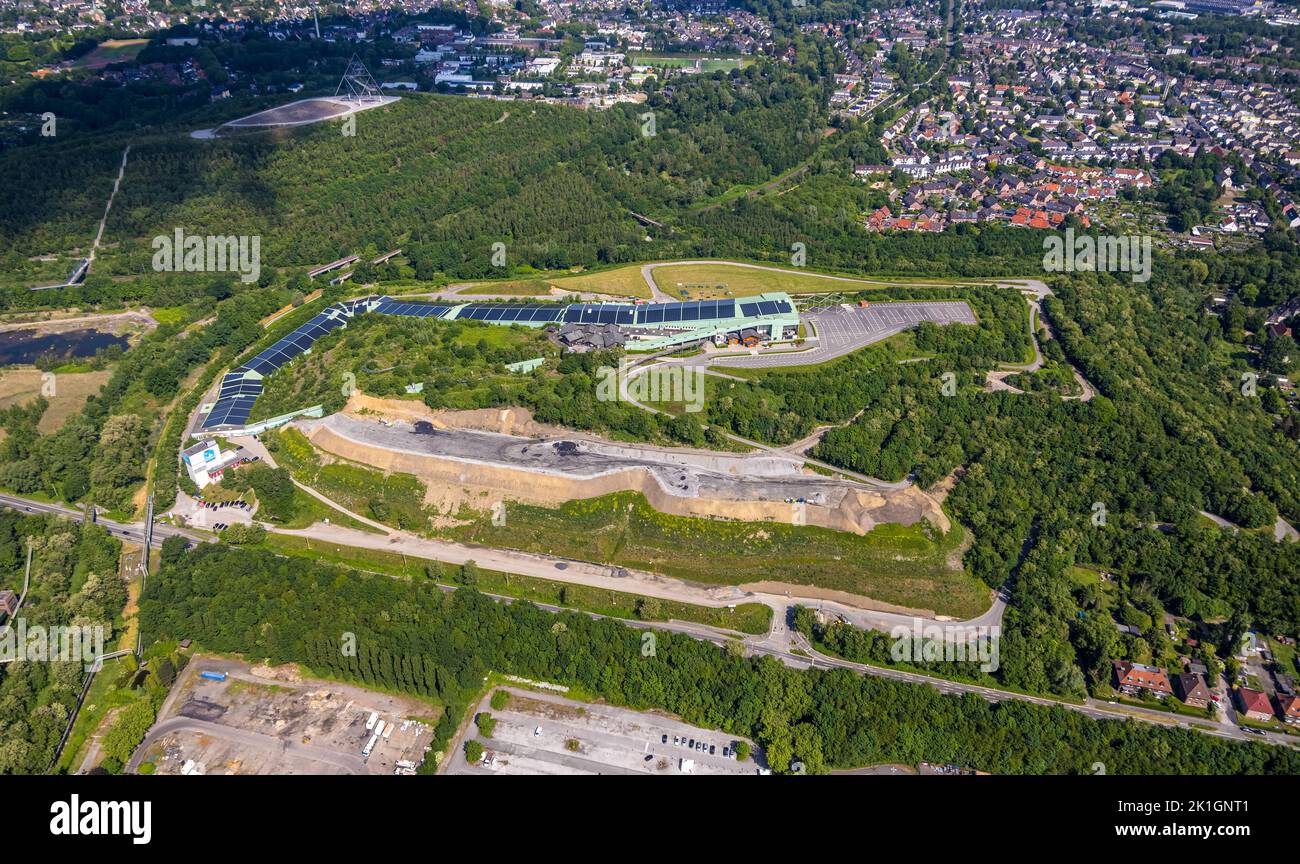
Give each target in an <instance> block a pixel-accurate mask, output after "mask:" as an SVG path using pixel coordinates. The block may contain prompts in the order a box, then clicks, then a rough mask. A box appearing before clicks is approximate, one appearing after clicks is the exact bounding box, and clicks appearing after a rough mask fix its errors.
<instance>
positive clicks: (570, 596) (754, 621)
mask: <svg viewBox="0 0 1300 864" xmlns="http://www.w3.org/2000/svg"><path fill="white" fill-rule="evenodd" d="M265 545H266V547H267V548H268V549H270V550H271V551H273V552H276V553H278V554H281V555H293V556H297V557H303V558H310V559H312V560H314V561H324V562H328V563H331V564H340V565H344V566H347V567H354V568H356V569H358V570H367V571H370V572H373V573H381V574H384V575H387V576H397V577H402V578H407V579H418V578H423V577H425V576H427V575H428V571H427V570H426V568H428V567H430V566H431V565H432V568H433V570H434V573H435V576H434V579H435V581H437V582H439V583H442V584H446V585H454V584H457V579H456V578H455V577H456V575H458V573H459V569H460V568H458V567H455V566H453V565H439V564H437V562H431V561H427V560H425V559H423V558H412V557H409V556H406V555H402V554H400V553H395V552H384V551H381V550H377V549H358V548H356V547H354V546H345V545H342V544H338V543H325V542H321V541H319V540H310V539H308V538H305V537H285V536H282V535H277V534H272V535H270V536H268V537H267V539H266V544H265ZM439 571H441V575H438V574H439ZM475 587H477V588H478V590H480V591H484V592H487V593H489V594H500V595H504V596H507V597H517V598H519V599H521V600H531V601H533V602H535V603H547V604H551V605H555V606H564V607H566V608H570V609H579V610H581V611H584V612H594V613H596V614H598V615H608V616H610V617H614V618H629V619H635V620H643V621H669V620H676V621H690V622H693V623H696V624H708V625H710V626H713V627H722V628H725V629H729V630H735V631H737V632H739V633H751V634H759V633H766V632H767V630H768V628H769V627H770V626H771V619H772V610H771V609H769V608H768V607H767V606H764V605H763V604H761V603H742V604H739V605H737V606H736V607H735V608H734V609H726V608H720V609H715V608H712V607H708V606H697V605H695V604H691V603H678V602H675V601H672V600H659V599H655V598H649V597H642V596H640V595H637V594H629V593H627V592H625V591H607V590H605V589H602V588H592V587H589V586H586V585H570V584H567V583H564V582H556V581H553V580H550V579H540V578H537V577H535V576H520V575H517V574H511V573H501V572H498V571H495V570H483V569H480V570H479V571H478V579H477V583H476V585H475Z"/></svg>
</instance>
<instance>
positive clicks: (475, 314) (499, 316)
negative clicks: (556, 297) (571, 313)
mask: <svg viewBox="0 0 1300 864" xmlns="http://www.w3.org/2000/svg"><path fill="white" fill-rule="evenodd" d="M565 308H572V307H564V306H557V305H554V304H552V305H539V304H536V303H532V304H527V303H525V304H507V303H475V304H473V305H470V306H466V307H465V308H464V309H462V310H460V312H459V313H458V314H457V315H456V317H457V318H458V319H461V318H468V319H470V320H473V321H490V322H493V323H503V324H508V323H516V324H523V323H537V322H541V321H559V320H560V316H561V315H563V314H564V310H565Z"/></svg>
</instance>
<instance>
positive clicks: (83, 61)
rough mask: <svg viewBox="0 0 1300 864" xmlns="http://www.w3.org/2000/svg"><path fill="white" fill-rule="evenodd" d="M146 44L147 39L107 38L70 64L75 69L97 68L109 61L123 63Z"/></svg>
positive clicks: (134, 55) (132, 57)
mask: <svg viewBox="0 0 1300 864" xmlns="http://www.w3.org/2000/svg"><path fill="white" fill-rule="evenodd" d="M148 44H149V40H148V39H108V40H106V41H104V42H101V43H100V44H99V46H98V47H97V48H95V50H94V51H91V52H90V53H89V54H87V55H86V56H84V57H79V58H77V59H76V60H74V61H73V63H72V65H73V67H74V68H77V69H83V68H84V69H98V68H101V67H103V66H107V65H109V64H110V63H124V62H126V61H128V60H134V59H135V57H136V55H137V54H139V53H140V51H141V49H143V48H144V46H146V45H148Z"/></svg>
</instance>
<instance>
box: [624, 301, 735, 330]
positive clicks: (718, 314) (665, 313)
mask: <svg viewBox="0 0 1300 864" xmlns="http://www.w3.org/2000/svg"><path fill="white" fill-rule="evenodd" d="M636 309H637V315H636V323H637V324H639V325H645V326H650V327H653V326H655V325H658V324H681V323H686V324H690V323H691V322H694V321H716V320H718V319H719V318H734V317H735V316H736V301H735V300H692V301H690V302H687V303H656V304H654V305H652V306H638V307H636Z"/></svg>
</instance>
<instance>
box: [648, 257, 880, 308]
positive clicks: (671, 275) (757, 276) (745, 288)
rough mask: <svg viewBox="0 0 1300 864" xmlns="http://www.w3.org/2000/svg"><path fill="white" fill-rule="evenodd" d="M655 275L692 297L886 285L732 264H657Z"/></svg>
mask: <svg viewBox="0 0 1300 864" xmlns="http://www.w3.org/2000/svg"><path fill="white" fill-rule="evenodd" d="M654 277H655V284H657V285H658V286H659V288H660V290H662V291H664V292H665V293H667V294H671V295H673V296H674V297H689V298H690V299H692V300H710V299H717V298H725V297H750V296H753V295H755V294H765V293H767V292H769V291H785V292H786V293H788V294H824V293H829V292H835V291H842V292H857V291H863V290H868V289H872V288H885V287H887V284H886V283H882V282H870V281H867V280H864V279H853V280H848V281H845V280H841V279H826V278H822V277H819V276H817V275H816V274H814V273H796V272H793V271H776V270H758V269H755V268H752V267H737V266H735V265H731V264H671V265H668V266H664V267H656V268H655V269H654Z"/></svg>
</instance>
